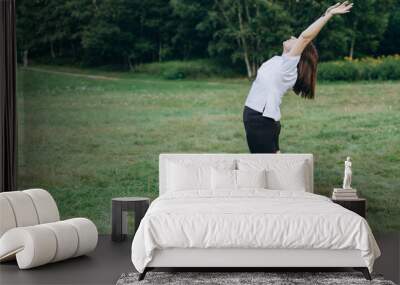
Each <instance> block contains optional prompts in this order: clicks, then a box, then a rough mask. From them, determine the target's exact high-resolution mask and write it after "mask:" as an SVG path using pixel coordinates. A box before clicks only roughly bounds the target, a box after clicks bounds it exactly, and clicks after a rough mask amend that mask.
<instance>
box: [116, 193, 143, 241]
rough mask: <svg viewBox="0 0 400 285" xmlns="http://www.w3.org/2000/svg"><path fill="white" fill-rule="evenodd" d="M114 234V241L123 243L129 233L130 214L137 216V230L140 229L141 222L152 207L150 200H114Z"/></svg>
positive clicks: (133, 198)
mask: <svg viewBox="0 0 400 285" xmlns="http://www.w3.org/2000/svg"><path fill="white" fill-rule="evenodd" d="M111 203H112V213H111V214H112V217H111V220H112V222H111V223H112V224H111V226H112V234H111V239H112V240H113V241H123V240H125V238H126V235H127V233H128V212H129V211H132V212H134V214H135V229H134V232H133V234H135V233H136V230H137V229H138V227H139V224H140V221H141V220H142V219H143V217H144V215H145V214H146V211H147V209H148V208H149V205H150V199H149V198H145V197H120V198H113V199H112V202H111Z"/></svg>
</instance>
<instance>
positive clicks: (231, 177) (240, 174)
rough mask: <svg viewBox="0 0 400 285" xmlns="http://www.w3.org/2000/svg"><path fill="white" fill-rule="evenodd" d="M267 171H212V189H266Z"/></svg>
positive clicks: (213, 169)
mask: <svg viewBox="0 0 400 285" xmlns="http://www.w3.org/2000/svg"><path fill="white" fill-rule="evenodd" d="M266 187H267V177H266V171H265V169H263V170H250V171H247V170H230V169H215V168H212V169H211V188H212V190H214V191H221V190H228V191H233V190H240V189H242V188H246V189H247V188H266Z"/></svg>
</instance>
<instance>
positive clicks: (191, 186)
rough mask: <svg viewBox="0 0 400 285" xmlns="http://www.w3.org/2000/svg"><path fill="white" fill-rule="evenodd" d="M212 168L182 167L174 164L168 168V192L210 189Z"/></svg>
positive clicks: (170, 164)
mask: <svg viewBox="0 0 400 285" xmlns="http://www.w3.org/2000/svg"><path fill="white" fill-rule="evenodd" d="M210 169H211V168H210V167H205V166H194V165H182V164H176V163H173V162H170V163H169V166H168V179H167V185H168V187H167V188H168V191H185V190H186V191H190V190H201V189H210V188H211V185H210Z"/></svg>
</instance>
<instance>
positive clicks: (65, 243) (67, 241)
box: [43, 221, 79, 262]
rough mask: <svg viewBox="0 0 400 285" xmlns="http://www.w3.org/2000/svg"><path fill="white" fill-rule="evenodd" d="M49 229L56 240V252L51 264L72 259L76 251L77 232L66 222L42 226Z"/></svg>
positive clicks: (77, 242)
mask: <svg viewBox="0 0 400 285" xmlns="http://www.w3.org/2000/svg"><path fill="white" fill-rule="evenodd" d="M43 226H44V227H47V228H50V229H51V231H52V234H54V235H55V237H56V240H57V250H56V252H55V255H54V257H53V259H52V260H51V262H57V261H60V260H64V259H67V258H70V257H73V256H74V255H75V253H76V252H77V250H78V244H79V236H78V233H77V231H76V230H75V229H74V228H73V227H72V226H71V225H70V224H69V223H67V222H65V221H60V222H54V223H48V224H43Z"/></svg>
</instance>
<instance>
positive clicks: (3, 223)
mask: <svg viewBox="0 0 400 285" xmlns="http://www.w3.org/2000/svg"><path fill="white" fill-rule="evenodd" d="M16 226H17V222H16V221H15V216H14V211H13V209H12V208H11V204H10V202H9V201H8V199H7V198H6V197H4V196H2V195H1V194H0V237H1V236H2V235H3V234H4V233H5V232H6V231H8V230H9V229H12V228H15V227H16Z"/></svg>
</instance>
